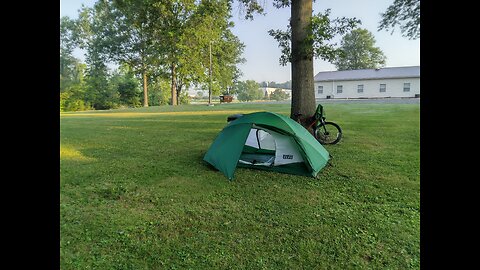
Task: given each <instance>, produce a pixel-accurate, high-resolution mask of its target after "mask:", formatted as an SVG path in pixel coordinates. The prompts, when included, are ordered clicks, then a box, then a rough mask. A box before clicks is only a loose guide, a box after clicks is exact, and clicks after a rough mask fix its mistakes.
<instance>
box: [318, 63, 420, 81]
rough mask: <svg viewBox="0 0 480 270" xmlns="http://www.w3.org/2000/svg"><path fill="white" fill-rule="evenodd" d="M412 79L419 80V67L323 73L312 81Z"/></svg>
mask: <svg viewBox="0 0 480 270" xmlns="http://www.w3.org/2000/svg"><path fill="white" fill-rule="evenodd" d="M412 77H413V78H420V66H411V67H388V68H380V69H373V68H372V69H357V70H342V71H323V72H319V73H317V75H315V77H314V81H316V82H317V81H347V80H372V79H392V78H412Z"/></svg>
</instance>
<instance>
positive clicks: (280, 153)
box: [203, 112, 330, 180]
mask: <svg viewBox="0 0 480 270" xmlns="http://www.w3.org/2000/svg"><path fill="white" fill-rule="evenodd" d="M329 156H330V155H329V154H328V152H327V150H326V149H325V148H324V147H323V146H322V145H321V144H320V143H319V142H318V141H317V140H316V139H315V138H314V137H313V136H312V135H311V134H310V133H309V132H308V131H307V130H306V129H305V128H304V127H302V126H301V125H300V124H299V123H297V122H295V121H294V120H292V119H290V118H288V117H286V116H283V115H280V114H276V113H272V112H255V113H250V114H244V115H243V116H242V117H239V118H237V119H236V120H234V121H231V122H229V123H228V125H227V126H225V128H224V129H223V130H222V131H221V132H220V134H219V135H218V136H217V137H216V138H215V140H214V141H213V143H212V145H211V146H210V148H209V149H208V151H207V153H206V154H205V156H204V158H203V160H205V161H206V162H208V163H209V164H211V165H212V166H213V167H215V168H216V169H218V170H219V171H221V172H222V173H223V174H225V176H227V177H228V179H230V180H231V179H233V175H234V172H235V169H236V168H237V166H238V167H246V168H255V169H262V170H269V171H277V172H282V173H290V174H298V175H306V176H312V177H316V175H317V174H318V172H319V171H320V170H321V169H322V168H323V167H325V165H326V164H327V162H328V160H329Z"/></svg>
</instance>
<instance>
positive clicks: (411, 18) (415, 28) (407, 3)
mask: <svg viewBox="0 0 480 270" xmlns="http://www.w3.org/2000/svg"><path fill="white" fill-rule="evenodd" d="M381 16H382V20H381V21H380V22H379V26H378V31H381V30H389V29H392V31H391V34H393V32H394V31H395V27H396V26H397V25H398V26H399V27H400V31H401V33H402V36H404V37H408V38H409V39H418V38H420V0H395V1H394V2H393V3H392V4H391V5H390V6H389V7H388V8H387V10H386V11H385V12H384V13H382V14H381Z"/></svg>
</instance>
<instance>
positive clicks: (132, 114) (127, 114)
mask: <svg viewBox="0 0 480 270" xmlns="http://www.w3.org/2000/svg"><path fill="white" fill-rule="evenodd" d="M259 111H262V110H242V111H194V112H114V113H78V114H61V115H60V116H61V117H78V116H82V117H83V116H88V117H92V116H93V117H98V116H99V117H119V118H121V117H139V116H156V115H181V116H194V115H219V114H235V113H253V112H259Z"/></svg>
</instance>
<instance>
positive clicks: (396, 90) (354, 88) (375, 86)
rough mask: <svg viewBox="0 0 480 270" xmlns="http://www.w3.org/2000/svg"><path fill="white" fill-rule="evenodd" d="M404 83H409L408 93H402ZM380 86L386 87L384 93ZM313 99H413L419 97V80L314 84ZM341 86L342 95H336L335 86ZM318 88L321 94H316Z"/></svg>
mask: <svg viewBox="0 0 480 270" xmlns="http://www.w3.org/2000/svg"><path fill="white" fill-rule="evenodd" d="M404 83H410V91H409V92H404V91H403V87H404ZM380 84H385V85H386V90H385V92H380ZM314 85H315V98H317V99H322V98H327V96H330V98H385V97H415V95H420V78H401V79H373V80H352V81H327V82H318V81H316V82H314ZM338 85H341V86H342V88H343V89H342V93H337V86H338ZM358 85H363V93H359V92H358ZM318 86H323V93H321V94H319V93H318Z"/></svg>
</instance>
